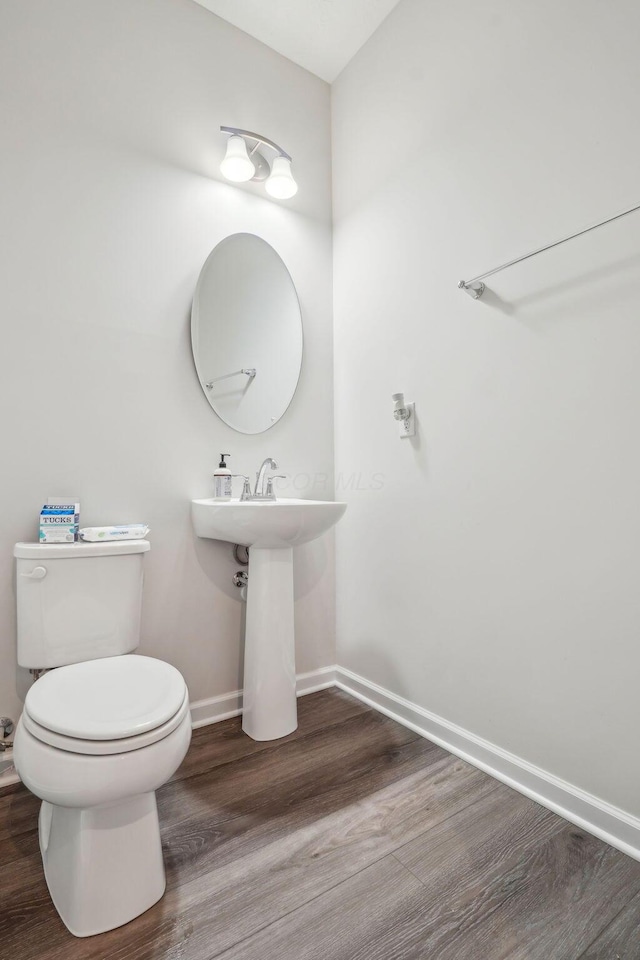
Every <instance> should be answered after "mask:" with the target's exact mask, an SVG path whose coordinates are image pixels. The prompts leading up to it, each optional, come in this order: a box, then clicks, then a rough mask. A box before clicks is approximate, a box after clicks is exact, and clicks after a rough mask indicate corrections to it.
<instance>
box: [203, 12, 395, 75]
mask: <svg viewBox="0 0 640 960" xmlns="http://www.w3.org/2000/svg"><path fill="white" fill-rule="evenodd" d="M195 2H196V3H199V4H200V5H201V6H203V7H206V8H207V10H211V12H212V13H215V14H217V16H219V17H222V19H223V20H227V21H228V22H229V23H232V24H234V26H236V27H239V28H240V29H241V30H244V31H245V33H249V34H251V36H252V37H255V38H256V39H257V40H261V41H262V43H266V44H267V46H269V47H271V48H272V49H273V50H276V51H277V52H278V53H280V54H282V56H284V57H288V59H289V60H293V62H294V63H297V64H299V65H300V66H301V67H304V68H305V69H306V70H310V71H311V73H315V74H316V75H317V76H318V77H322V79H323V80H327V81H328V82H329V83H331V82H332V81H333V80H335V78H336V77H337V76H338V74H339V73H340V71H341V70H342V68H343V67H344V66H345V65H346V64H347V63H348V62H349V60H351V58H352V57H353V56H354V54H355V53H357V51H358V50H359V49H360V47H361V46H362V45H363V44H364V43H365V42H366V41H367V40H368V39H369V37H370V36H371V34H372V33H373V32H374V31H375V30H376V29H377V27H378V26H379V25H380V24H381V23H382V21H383V20H384V18H385V17H386V16H387V14H388V13H390V12H391V10H393V8H394V7H395V6H396V4H397V3H398V2H399V0H268V2H267V0H195Z"/></svg>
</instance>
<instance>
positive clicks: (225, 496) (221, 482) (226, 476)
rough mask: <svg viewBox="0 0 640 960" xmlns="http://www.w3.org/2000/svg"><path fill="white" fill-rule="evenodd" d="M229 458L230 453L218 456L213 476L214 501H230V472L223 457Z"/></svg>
mask: <svg viewBox="0 0 640 960" xmlns="http://www.w3.org/2000/svg"><path fill="white" fill-rule="evenodd" d="M230 456H231V454H230V453H221V454H220V463H219V465H218V469H217V470H216V471H215V473H214V475H213V499H214V500H231V470H229V468H228V467H227V464H226V462H225V457H230Z"/></svg>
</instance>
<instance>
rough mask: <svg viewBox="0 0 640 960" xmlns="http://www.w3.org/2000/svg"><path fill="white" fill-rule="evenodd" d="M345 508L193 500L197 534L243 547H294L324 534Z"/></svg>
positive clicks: (308, 503) (282, 502)
mask: <svg viewBox="0 0 640 960" xmlns="http://www.w3.org/2000/svg"><path fill="white" fill-rule="evenodd" d="M346 509H347V505H346V503H334V502H332V501H326V500H273V501H267V502H266V503H265V502H257V501H251V500H247V501H240V500H228V501H226V502H224V501H223V502H220V501H219V500H192V501H191V515H192V517H193V527H194V530H195V532H196V533H197V535H198V536H199V537H208V538H209V539H212V540H228V541H229V543H240V544H242V545H243V546H245V547H270V548H272V549H274V548H280V547H297V546H299V545H300V544H301V543H308V541H309V540H315V539H316V537H319V536H321V535H322V534H323V533H326V531H327V530H329V529H330V528H331V527H332V526H333V525H334V524H335V523H337V522H338V520H339V519H340V517H341V516H342V514H343V513H344V512H345V510H346Z"/></svg>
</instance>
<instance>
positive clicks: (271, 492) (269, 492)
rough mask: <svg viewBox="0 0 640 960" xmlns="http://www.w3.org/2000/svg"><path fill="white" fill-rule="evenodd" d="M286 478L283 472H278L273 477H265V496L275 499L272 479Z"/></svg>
mask: <svg viewBox="0 0 640 960" xmlns="http://www.w3.org/2000/svg"><path fill="white" fill-rule="evenodd" d="M286 479H287V477H286V475H285V474H284V473H278V474H276V475H275V476H273V477H267V492H266V497H269V498H271V499H272V500H275V499H276V493H275V490H274V489H273V481H274V480H286Z"/></svg>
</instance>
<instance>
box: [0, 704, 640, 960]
mask: <svg viewBox="0 0 640 960" xmlns="http://www.w3.org/2000/svg"><path fill="white" fill-rule="evenodd" d="M298 707H299V720H300V725H299V728H298V730H297V731H296V732H295V733H294V734H291V736H289V737H285V738H284V739H283V740H278V741H275V742H271V743H256V742H255V741H253V740H250V739H249V738H248V737H245V736H244V734H243V733H242V731H241V729H240V722H239V720H228V721H226V722H224V723H221V724H216V725H214V726H210V727H204V728H202V729H200V730H198V731H196V732H195V733H194V737H193V741H192V745H191V749H190V751H189V753H188V755H187V758H186V760H185V762H184V763H183V764H182V766H181V768H180V770H179V771H178V772H177V773H176V774H175V776H174V777H173V779H172V781H171V782H170V783H168V784H167V785H166V786H165V787H164V788H163V789H162V790H160V791H159V793H158V805H159V810H160V821H161V824H162V833H163V843H164V848H165V861H166V865H167V892H166V894H165V896H164V898H163V899H162V900H161V901H160V903H158V904H156V906H155V907H153V908H152V909H151V910H149V911H148V912H147V913H145V914H143V916H141V917H138V918H137V919H136V920H134V921H133V922H132V923H130V924H127V925H126V926H125V927H121V928H120V929H118V930H114V931H112V932H110V933H106V934H102V935H101V936H98V937H91V938H88V939H84V940H78V939H76V938H75V937H73V936H71V934H69V933H68V932H67V930H66V929H65V927H64V926H63V924H62V923H61V921H60V920H59V918H58V915H57V914H56V912H55V910H54V908H53V906H52V904H51V902H50V900H49V896H48V893H47V889H46V885H45V882H44V878H43V875H42V866H41V862H40V854H39V851H38V842H37V832H36V826H37V811H38V806H39V801H37V800H36V799H35V798H34V797H32V796H31V795H30V794H29V793H28V792H27V791H26V790H25V789H24V788H23V787H19V788H17V789H13V790H10V792H8V793H6V794H5V795H4V796H0V897H1V900H0V904H1V909H0V958H2V960H36V958H37V960H107V958H108V960H211V958H213V957H221V958H222V960H418V958H424V960H427V958H428V960H436V958H437V960H454V958H455V960H618V958H619V960H639V958H640V932H639V931H640V863H637V862H636V861H634V860H631V859H630V858H629V857H626V856H624V854H622V853H619V852H617V851H616V850H614V849H613V848H612V847H609V846H607V845H606V844H605V843H602V842H601V841H599V840H596V839H594V838H593V837H591V836H590V835H588V834H585V833H584V832H582V831H581V830H579V829H578V828H576V827H574V826H572V825H571V824H568V823H567V822H566V821H564V820H562V819H560V818H559V817H557V816H555V815H554V814H552V813H550V812H549V811H547V810H545V809H544V808H543V807H540V806H538V805H537V804H535V803H533V802H532V801H531V800H527V799H526V798H524V797H522V796H521V795H519V794H518V793H515V792H514V791H512V790H510V789H509V788H507V787H505V786H503V785H502V784H500V783H498V782H497V781H495V780H492V779H491V778H490V777H488V776H487V775H486V774H483V773H481V772H480V771H478V770H476V769H475V768H473V767H471V766H470V765H469V764H466V763H464V762H463V761H461V760H458V759H456V758H455V757H452V756H451V755H450V754H447V753H446V752H445V751H444V750H441V749H440V748H439V747H437V746H435V745H434V744H432V743H430V742H429V741H428V740H424V739H423V738H421V737H419V736H418V735H417V734H415V733H413V732H412V731H410V730H407V729H406V728H404V727H402V726H400V725H398V724H397V723H395V722H393V721H392V720H389V719H387V718H386V717H383V716H381V715H380V714H378V713H376V712H375V711H373V710H371V709H369V708H368V707H366V706H364V705H363V704H361V703H359V702H358V701H356V700H353V699H352V698H350V697H348V696H347V695H346V694H343V693H341V692H339V691H337V690H329V691H323V692H321V693H316V694H311V695H310V696H307V697H304V698H302V699H301V700H299V702H298Z"/></svg>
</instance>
